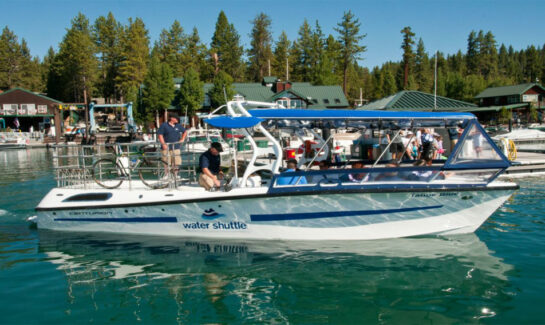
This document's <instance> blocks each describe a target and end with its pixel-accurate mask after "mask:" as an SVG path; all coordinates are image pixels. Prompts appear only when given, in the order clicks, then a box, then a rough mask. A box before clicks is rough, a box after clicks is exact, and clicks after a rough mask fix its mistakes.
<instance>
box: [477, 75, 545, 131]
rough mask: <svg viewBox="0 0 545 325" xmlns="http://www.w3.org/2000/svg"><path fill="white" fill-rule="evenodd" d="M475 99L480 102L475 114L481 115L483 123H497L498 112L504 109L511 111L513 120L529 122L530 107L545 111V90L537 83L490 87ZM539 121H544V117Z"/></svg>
mask: <svg viewBox="0 0 545 325" xmlns="http://www.w3.org/2000/svg"><path fill="white" fill-rule="evenodd" d="M475 99H477V100H478V101H479V108H478V109H477V110H476V112H475V113H479V119H480V120H481V123H482V122H483V121H489V122H492V123H495V121H497V114H498V113H497V112H499V111H500V110H501V109H502V108H505V109H507V110H510V111H511V112H512V115H513V119H515V120H522V121H527V120H528V117H529V114H530V107H534V108H536V109H540V110H541V109H545V88H543V86H541V85H540V84H537V83H525V84H519V85H514V86H503V87H490V88H487V89H485V90H483V91H482V92H481V93H480V94H478V95H477V96H475ZM540 115H542V114H540ZM538 119H539V120H542V117H541V116H540V117H538Z"/></svg>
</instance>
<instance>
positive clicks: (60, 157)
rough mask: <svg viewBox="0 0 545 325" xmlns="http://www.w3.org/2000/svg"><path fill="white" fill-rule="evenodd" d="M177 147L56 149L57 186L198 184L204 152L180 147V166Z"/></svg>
mask: <svg viewBox="0 0 545 325" xmlns="http://www.w3.org/2000/svg"><path fill="white" fill-rule="evenodd" d="M177 148H178V146H177V145H176V144H168V149H167V150H166V151H165V150H162V148H161V147H160V144H159V143H154V142H142V143H115V144H95V145H55V146H53V166H54V171H55V178H56V181H57V187H65V188H80V189H81V188H82V189H95V188H117V187H119V186H121V184H124V185H123V188H128V189H133V188H138V189H158V188H169V189H173V188H176V187H177V186H179V185H181V184H194V183H196V182H197V173H196V170H197V165H198V157H199V155H200V152H196V151H194V148H193V146H191V145H182V146H181V147H179V150H180V158H181V162H182V163H181V165H179V166H178V165H176V159H175V156H176V155H178V151H175V150H174V149H177Z"/></svg>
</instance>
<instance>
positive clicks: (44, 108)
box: [38, 105, 47, 114]
mask: <svg viewBox="0 0 545 325" xmlns="http://www.w3.org/2000/svg"><path fill="white" fill-rule="evenodd" d="M38 114H47V105H38Z"/></svg>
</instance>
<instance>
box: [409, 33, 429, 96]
mask: <svg viewBox="0 0 545 325" xmlns="http://www.w3.org/2000/svg"><path fill="white" fill-rule="evenodd" d="M414 73H415V79H416V84H417V85H418V90H420V91H423V92H430V91H431V89H432V84H433V70H431V69H430V59H429V57H428V53H426V48H425V47H424V41H423V40H422V38H420V39H419V40H418V44H417V46H416V54H415V67H414Z"/></svg>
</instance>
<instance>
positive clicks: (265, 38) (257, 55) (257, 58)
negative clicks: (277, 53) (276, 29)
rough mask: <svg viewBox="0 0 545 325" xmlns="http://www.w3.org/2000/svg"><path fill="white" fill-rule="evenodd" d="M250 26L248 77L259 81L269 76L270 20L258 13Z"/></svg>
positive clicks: (270, 54)
mask: <svg viewBox="0 0 545 325" xmlns="http://www.w3.org/2000/svg"><path fill="white" fill-rule="evenodd" d="M252 24H253V27H252V32H251V34H250V37H251V41H250V49H248V60H249V62H248V65H249V66H248V76H249V79H250V80H254V81H261V80H262V79H263V77H264V76H265V75H270V73H269V72H270V70H269V67H270V64H271V60H272V50H271V43H272V35H271V19H270V18H269V16H267V15H265V14H264V13H260V14H258V15H257V16H256V17H255V18H254V20H253V21H252Z"/></svg>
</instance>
